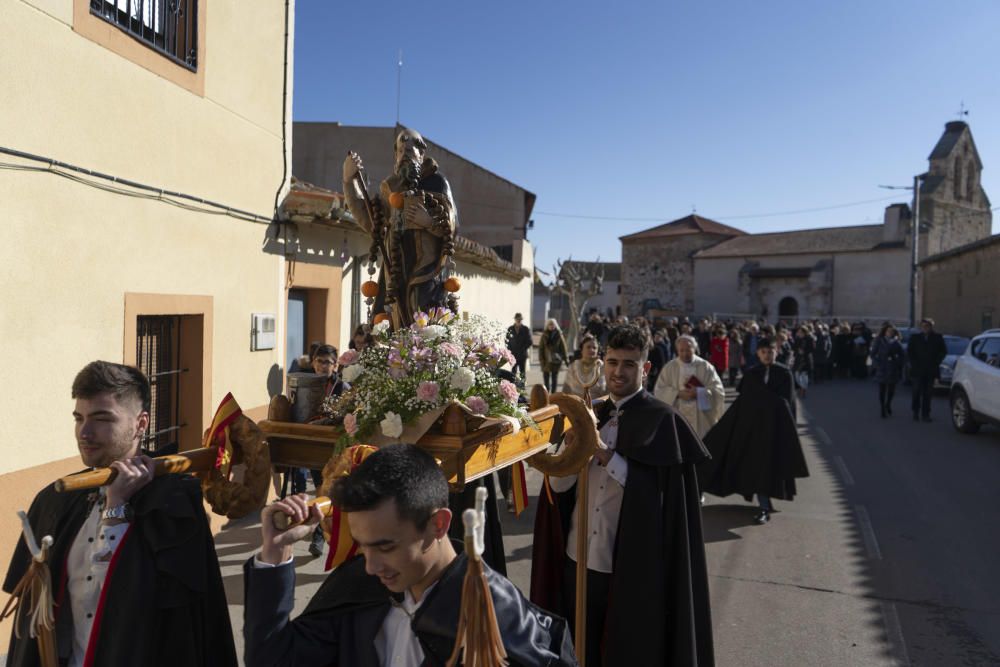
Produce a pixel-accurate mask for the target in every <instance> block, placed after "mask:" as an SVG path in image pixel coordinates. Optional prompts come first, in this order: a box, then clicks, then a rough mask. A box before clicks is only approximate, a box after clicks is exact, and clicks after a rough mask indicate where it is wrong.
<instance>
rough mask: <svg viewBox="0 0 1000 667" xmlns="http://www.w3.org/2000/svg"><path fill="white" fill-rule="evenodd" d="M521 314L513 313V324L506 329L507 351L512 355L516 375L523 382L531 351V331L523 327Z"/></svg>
mask: <svg viewBox="0 0 1000 667" xmlns="http://www.w3.org/2000/svg"><path fill="white" fill-rule="evenodd" d="M522 320H523V318H522V317H521V313H514V324H512V325H510V326H509V327H507V349H508V350H510V353H511V354H513V355H514V361H515V362H516V363H515V367H516V369H517V374H518V375H520V376H521V379H522V380H523V379H524V378H525V373H527V370H526V369H527V365H528V353H529V352H530V351H531V344H532V342H531V331H530V330H529V329H528V327H526V326H524V325H523V324H522V323H521V322H522Z"/></svg>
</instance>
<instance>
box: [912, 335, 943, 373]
mask: <svg viewBox="0 0 1000 667" xmlns="http://www.w3.org/2000/svg"><path fill="white" fill-rule="evenodd" d="M906 356H907V358H908V359H909V360H910V375H911V376H913V377H916V378H927V377H929V378H936V377H937V376H938V372H939V366H940V365H941V362H942V361H944V358H945V357H946V356H948V348H947V347H945V344H944V337H943V336H942V335H941V334H939V333H937V332H936V331H932V332H931V333H930V334H928V335H926V336H925V335H924V333H923V332H921V333H915V334H913V335H912V336H910V342H909V344H908V345H907V346H906Z"/></svg>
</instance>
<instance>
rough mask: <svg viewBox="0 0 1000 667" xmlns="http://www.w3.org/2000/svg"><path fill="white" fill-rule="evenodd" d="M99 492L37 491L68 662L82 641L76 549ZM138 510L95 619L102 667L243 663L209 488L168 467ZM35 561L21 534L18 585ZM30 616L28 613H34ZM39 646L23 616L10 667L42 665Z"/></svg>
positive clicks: (34, 510) (36, 520)
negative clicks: (75, 604) (73, 602)
mask: <svg viewBox="0 0 1000 667" xmlns="http://www.w3.org/2000/svg"><path fill="white" fill-rule="evenodd" d="M91 493H94V492H92V491H72V492H66V493H57V492H56V490H55V488H54V487H53V485H49V486H47V487H45V488H44V489H42V491H41V492H39V494H38V495H37V496H36V497H35V500H34V502H32V504H31V508H30V509H29V510H28V518H29V520H30V521H31V527H32V530H33V531H34V534H35V538H36V539H38V540H41V538H42V537H43V536H45V535H51V536H52V537H53V539H54V540H55V543H54V544H53V547H52V549H51V550H50V552H49V555H50V557H49V567H50V569H51V572H52V584H53V587H54V591H53V597H54V598H55V599H56V600H57V602H58V601H59V600H61V599H62V600H65V602H64V603H63V604H62V605H58V604H57V606H56V638H57V644H58V647H59V655H60V657H61V658H62V659H63V660H65V659H66V658H68V656H69V652H70V650H71V646H72V633H73V627H72V626H73V624H72V621H73V618H72V613H71V611H70V607H69V600H68V598H66V577H65V571H64V566H65V563H66V559H67V557H68V556H69V550H70V547H71V546H72V545H73V540H74V539H75V538H76V535H77V533H78V532H79V531H80V527H81V526H82V525H83V523H84V521H85V520H86V518H87V515H88V514H89V513H90V508H91V506H92V504H91V503H90V502H89V500H88V496H90V494H91ZM129 504H130V505H131V506H132V509H133V512H134V517H133V520H132V523H131V527H130V528H129V531H128V533H126V536H125V538H124V539H123V542H122V544H121V545H120V546H119V547H118V551H117V552H116V556H115V559H114V563H115V564H114V566H113V568H112V569H109V575H108V579H107V581H106V582H105V584H104V585H105V590H106V591H107V594H106V598H105V600H104V604H103V605H102V607H101V610H102V611H101V612H100V613H98V615H97V618H95V621H94V628H95V631H96V632H98V635H97V639H96V651H95V653H94V659H93V662H92V663H90V664H92V665H94V666H95V667H119V666H120V667H129V666H131V665H144V666H159V665H162V666H163V667H175V666H177V665H185V666H189V665H193V666H201V665H204V666H205V667H226V666H228V665H236V664H237V662H236V647H235V645H234V643H233V630H232V626H231V625H230V622H229V608H228V606H227V604H226V594H225V590H224V589H223V585H222V576H221V574H220V573H219V562H218V559H217V558H216V555H215V545H214V543H213V541H212V533H211V530H210V528H209V525H208V520H207V517H206V516H205V509H204V505H203V504H202V497H201V486H200V483H199V482H198V480H197V479H195V478H193V477H189V476H186V475H165V476H163V477H158V478H156V479H155V480H153V481H152V482H150V483H149V484H148V485H147V486H146V487H144V488H142V489H141V490H139V491H138V492H137V493H136V494H135V495H134V496H133V497H132V498H131V500H130V501H129ZM30 561H31V555H30V553H29V552H28V548H27V546H25V544H24V540H23V539H21V540H20V541H19V542H18V545H17V548H16V549H15V551H14V556H13V558H12V559H11V562H10V567H9V568H8V570H7V578H6V579H5V580H4V586H3V589H4V591H6V592H8V593H10V592H11V591H12V590H13V589H14V587H15V586H16V585H17V582H18V581H19V580H20V579H21V577H22V576H23V575H24V572H25V571H26V570H27V568H28V565H29V564H30ZM24 620H25V621H26V619H24ZM39 664H40V663H39V657H38V648H37V644H36V642H35V640H33V639H30V635H29V634H28V629H27V623H26V622H22V623H21V639H18V638H17V637H16V636H15V635H14V633H11V639H10V648H9V650H8V654H7V665H9V666H15V665H16V666H17V667H34V666H35V665H39Z"/></svg>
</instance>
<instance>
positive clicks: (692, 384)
mask: <svg viewBox="0 0 1000 667" xmlns="http://www.w3.org/2000/svg"><path fill="white" fill-rule="evenodd" d="M704 386H705V385H703V384H702V383H701V380H699V379H698V377H697V376H696V375H692V376H691V377H689V378H688V381H687V382H685V383H684V388H685V389H697V388H698V387H704Z"/></svg>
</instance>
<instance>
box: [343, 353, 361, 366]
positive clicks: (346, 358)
mask: <svg viewBox="0 0 1000 667" xmlns="http://www.w3.org/2000/svg"><path fill="white" fill-rule="evenodd" d="M360 356H361V355H359V354H358V351H357V350H348V351H347V352H344V353H343V354H342V355H340V358H339V359H337V363H338V364H340V365H341V366H350V365H351V364H354V363H357V361H358V357H360Z"/></svg>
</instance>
